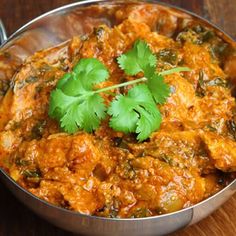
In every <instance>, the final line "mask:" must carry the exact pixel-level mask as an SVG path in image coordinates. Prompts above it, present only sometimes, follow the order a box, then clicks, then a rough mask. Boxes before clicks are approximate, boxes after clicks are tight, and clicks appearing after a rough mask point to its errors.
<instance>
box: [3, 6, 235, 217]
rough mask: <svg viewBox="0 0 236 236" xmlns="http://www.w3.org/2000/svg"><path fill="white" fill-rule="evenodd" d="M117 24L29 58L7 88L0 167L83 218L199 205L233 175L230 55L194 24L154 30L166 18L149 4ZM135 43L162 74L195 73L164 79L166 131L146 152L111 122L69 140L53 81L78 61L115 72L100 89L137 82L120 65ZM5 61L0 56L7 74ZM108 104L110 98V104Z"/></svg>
mask: <svg viewBox="0 0 236 236" xmlns="http://www.w3.org/2000/svg"><path fill="white" fill-rule="evenodd" d="M114 16H115V19H116V22H119V24H117V25H116V26H114V27H113V28H112V27H110V26H107V25H105V24H104V25H101V26H98V27H96V28H94V30H93V33H91V34H90V35H88V36H87V37H84V36H83V37H79V36H78V37H74V38H73V39H71V40H70V41H69V42H66V43H64V44H61V45H59V46H56V47H54V48H50V49H46V50H43V51H40V52H37V53H35V54H34V55H32V56H31V57H29V58H28V59H27V60H26V61H25V62H24V63H23V64H22V65H21V66H20V67H19V69H18V71H17V73H16V74H15V75H14V77H13V79H12V81H11V86H10V88H9V87H8V85H9V84H8V83H7V81H5V80H1V86H0V90H1V94H0V95H1V96H4V97H3V99H2V100H1V106H0V111H1V115H0V128H1V132H0V165H1V167H2V168H4V169H5V170H6V171H7V172H8V173H9V175H10V176H11V177H12V178H13V179H14V180H15V181H17V182H18V183H19V184H20V185H21V186H23V187H24V188H25V189H27V190H28V191H30V192H31V193H33V194H35V195H36V196H38V197H39V198H41V199H44V200H46V201H48V202H50V203H52V204H55V205H57V206H61V207H63V208H67V209H70V210H72V211H77V212H80V213H84V214H90V215H97V216H105V217H147V216H153V215H159V214H165V213H169V212H173V211H177V210H180V209H182V208H186V207H189V206H191V205H194V204H196V203H198V202H200V201H202V200H204V199H206V198H207V197H209V196H211V195H213V194H214V193H216V192H217V191H219V190H221V189H222V188H223V187H224V186H226V185H227V183H228V182H229V181H230V180H231V179H232V178H233V177H234V176H233V175H234V173H233V172H234V171H236V103H235V98H234V97H233V95H232V94H233V92H232V85H231V84H230V78H231V77H232V75H231V76H229V75H230V73H231V72H232V70H231V69H230V68H229V67H230V63H229V65H228V66H227V63H225V61H226V57H227V58H229V57H230V56H231V57H232V58H233V57H234V55H232V54H233V50H232V48H230V45H228V44H227V43H226V42H224V41H223V40H222V39H220V38H219V37H218V36H217V34H216V33H215V32H214V31H213V30H212V29H210V28H208V27H206V26H201V25H199V24H194V23H192V22H191V21H190V22H189V23H188V22H187V23H186V25H185V26H184V27H182V29H181V30H179V31H178V30H177V31H178V32H177V33H175V34H171V33H170V32H172V31H173V30H172V29H173V28H175V26H176V22H175V18H173V17H171V16H169V15H167V14H166V15H164V19H165V25H166V27H165V28H164V29H162V30H161V32H160V31H158V27H159V26H160V25H159V26H157V21H158V19H159V18H160V16H159V14H158V12H157V9H155V7H153V6H150V5H148V4H141V5H137V6H136V5H134V4H133V5H132V4H131V5H127V6H124V7H122V8H120V9H117V10H116V12H115V13H114ZM160 27H161V26H160ZM137 39H142V40H145V41H146V42H147V43H148V45H149V46H150V48H151V50H152V51H153V53H155V54H156V56H157V59H158V63H157V70H159V71H161V70H166V69H171V68H174V67H176V66H187V67H189V68H191V71H190V72H183V73H175V74H172V75H169V76H165V82H166V83H168V84H169V86H170V88H171V95H170V97H169V98H168V100H167V102H166V103H165V104H164V105H162V106H160V107H159V108H160V110H161V113H162V117H163V121H162V124H161V128H160V130H158V131H156V132H154V133H153V134H152V135H151V136H150V138H149V139H148V140H146V141H145V142H142V143H138V142H137V141H136V137H135V135H124V134H123V133H120V132H115V131H113V130H112V129H111V128H109V125H108V122H107V121H104V122H103V123H102V124H101V126H100V128H99V129H98V130H96V131H95V132H94V133H90V134H88V133H85V132H83V131H81V132H78V133H76V134H74V135H69V134H66V133H63V131H62V130H61V129H60V127H59V124H58V123H57V122H56V121H55V120H52V119H50V118H49V117H48V102H49V96H50V92H51V91H52V90H53V89H54V88H55V86H56V83H57V81H58V80H59V79H60V78H61V77H62V76H63V74H64V73H66V72H68V71H71V69H72V68H73V66H74V65H75V64H76V63H77V62H78V61H79V59H80V58H98V59H99V60H100V61H101V62H102V63H104V65H105V66H106V67H107V68H108V69H109V72H110V77H109V80H107V81H106V82H104V83H102V84H100V86H101V87H106V86H110V85H113V84H117V83H121V82H124V81H129V80H133V79H135V78H134V77H130V76H127V75H125V74H124V72H123V71H122V70H120V69H119V67H118V64H117V61H116V58H117V57H118V56H120V55H121V54H122V53H125V52H126V51H127V50H129V49H130V48H132V46H133V44H134V42H135V41H136V40H137ZM229 55H230V56H229ZM9 56H10V55H5V54H1V55H0V60H1V61H0V66H2V67H3V66H5V68H6V71H7V73H11V72H10V68H9V67H10V66H9V64H7V60H8V57H9ZM227 60H229V59H227ZM4 63H5V64H4ZM231 64H232V63H231ZM12 66H14V65H12ZM234 69H235V68H234ZM231 74H232V73H231ZM0 75H1V74H0ZM114 92H116V93H119V92H121V91H118V90H116V91H114ZM123 92H124V91H123ZM111 98H112V97H110V95H106V97H105V99H106V102H107V103H109V101H110V100H111Z"/></svg>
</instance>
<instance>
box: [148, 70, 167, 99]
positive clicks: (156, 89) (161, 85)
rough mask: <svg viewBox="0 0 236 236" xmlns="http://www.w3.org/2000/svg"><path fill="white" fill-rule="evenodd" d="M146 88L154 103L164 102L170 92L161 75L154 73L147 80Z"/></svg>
mask: <svg viewBox="0 0 236 236" xmlns="http://www.w3.org/2000/svg"><path fill="white" fill-rule="evenodd" d="M147 85H148V88H149V90H150V92H151V93H152V96H153V98H154V100H155V102H156V103H159V104H163V103H165V101H166V99H167V97H168V96H169V94H170V87H169V86H168V85H167V84H166V83H165V82H164V78H163V76H161V75H159V74H154V75H153V76H152V77H151V78H149V79H148V81H147Z"/></svg>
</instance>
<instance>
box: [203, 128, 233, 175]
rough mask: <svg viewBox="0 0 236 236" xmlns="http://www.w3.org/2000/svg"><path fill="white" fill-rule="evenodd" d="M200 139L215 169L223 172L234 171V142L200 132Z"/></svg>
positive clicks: (211, 133) (213, 134)
mask: <svg viewBox="0 0 236 236" xmlns="http://www.w3.org/2000/svg"><path fill="white" fill-rule="evenodd" d="M201 137H202V139H203V141H204V143H205V144H206V147H207V149H208V151H209V157H210V158H211V159H212V161H213V162H214V165H215V167H216V168H217V169H219V170H221V171H225V172H233V171H236V142H234V141H232V140H231V139H229V138H224V137H221V136H219V135H217V134H215V133H213V132H201Z"/></svg>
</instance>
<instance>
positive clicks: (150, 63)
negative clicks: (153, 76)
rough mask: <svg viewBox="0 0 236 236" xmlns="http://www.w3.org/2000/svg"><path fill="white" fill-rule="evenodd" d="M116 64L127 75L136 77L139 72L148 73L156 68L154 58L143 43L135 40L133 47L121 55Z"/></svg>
mask: <svg viewBox="0 0 236 236" xmlns="http://www.w3.org/2000/svg"><path fill="white" fill-rule="evenodd" d="M117 60H118V64H119V66H120V68H121V69H123V70H124V71H125V73H126V74H127V75H136V74H138V73H139V72H144V73H145V74H146V73H148V72H149V71H150V70H152V71H153V68H154V69H155V67H156V56H155V55H154V54H153V53H152V51H151V49H150V48H149V46H148V44H147V43H146V42H145V41H142V40H137V41H136V42H135V44H134V47H133V48H132V49H131V50H130V51H128V52H127V53H125V54H123V55H121V56H120V57H119V58H118V59H117Z"/></svg>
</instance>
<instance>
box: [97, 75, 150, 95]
mask: <svg viewBox="0 0 236 236" xmlns="http://www.w3.org/2000/svg"><path fill="white" fill-rule="evenodd" d="M145 81H147V78H146V77H142V78H140V79H136V80H132V81H128V82H124V83H121V84H115V85H112V86H109V87H105V88H102V89H99V90H95V91H94V94H96V93H103V92H106V91H109V90H112V89H116V88H120V87H125V86H128V85H132V84H136V83H139V82H145Z"/></svg>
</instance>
